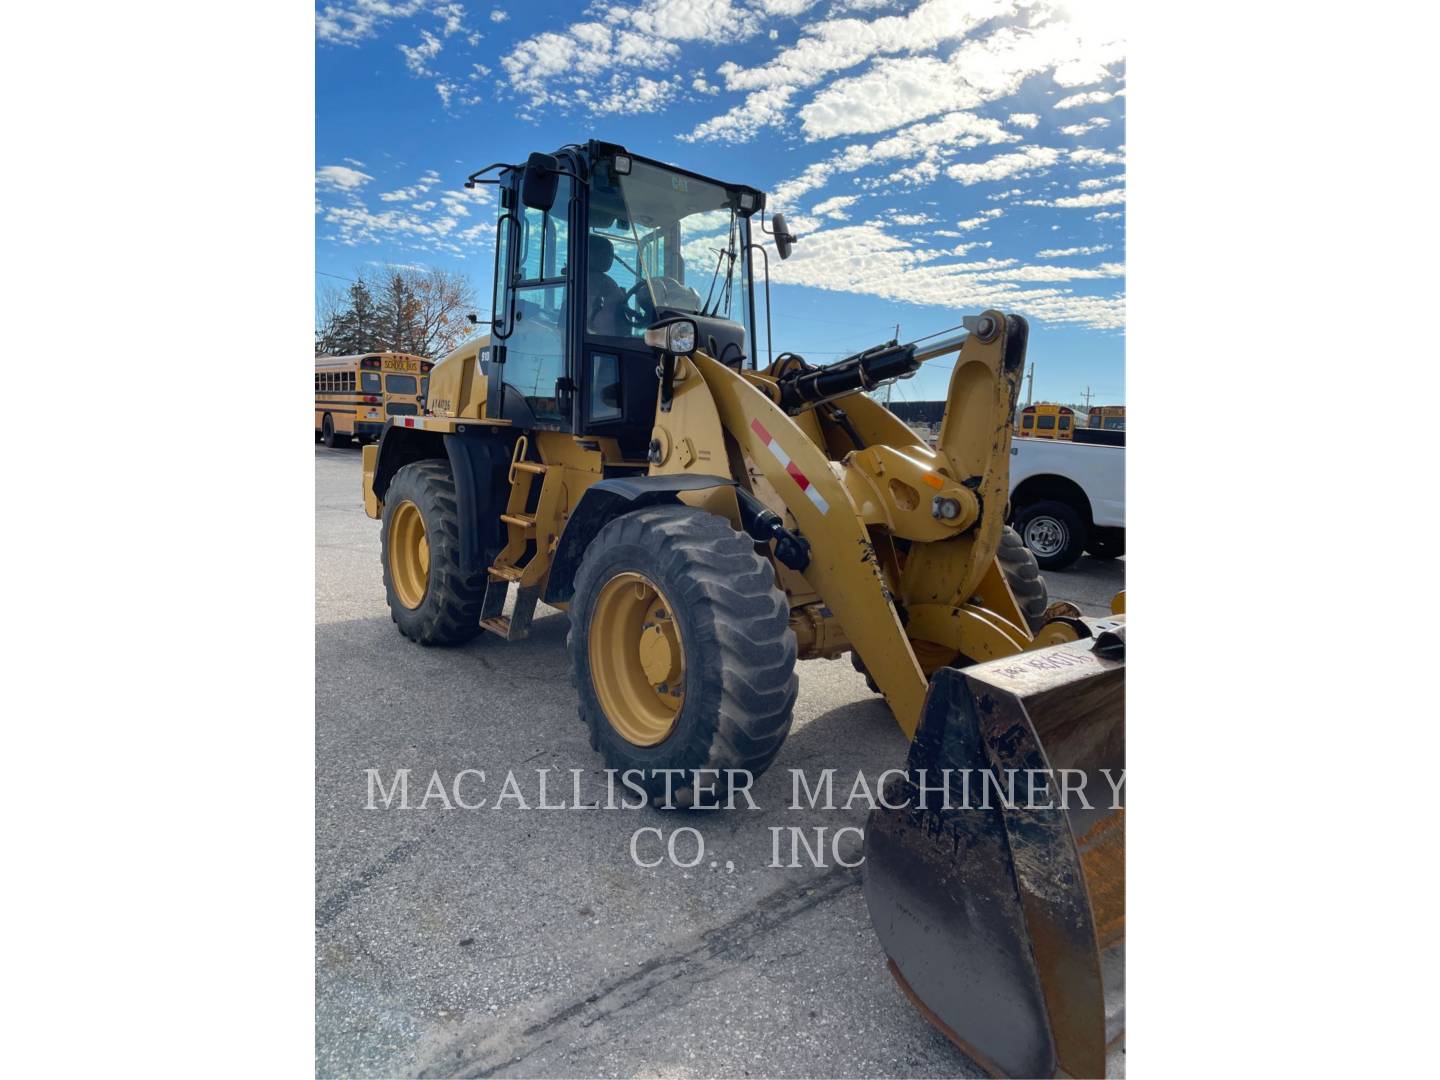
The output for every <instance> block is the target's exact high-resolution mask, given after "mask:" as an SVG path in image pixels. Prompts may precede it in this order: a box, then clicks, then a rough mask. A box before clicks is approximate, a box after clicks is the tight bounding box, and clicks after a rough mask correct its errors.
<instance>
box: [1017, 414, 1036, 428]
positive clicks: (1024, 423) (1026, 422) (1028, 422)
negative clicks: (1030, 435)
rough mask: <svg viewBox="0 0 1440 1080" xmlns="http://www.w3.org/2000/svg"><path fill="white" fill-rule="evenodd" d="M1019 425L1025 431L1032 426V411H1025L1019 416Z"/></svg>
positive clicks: (1033, 418) (1033, 422) (1033, 421)
mask: <svg viewBox="0 0 1440 1080" xmlns="http://www.w3.org/2000/svg"><path fill="white" fill-rule="evenodd" d="M1020 426H1021V427H1022V428H1024V429H1025V430H1026V431H1029V430H1030V429H1031V428H1033V427H1034V426H1035V417H1034V415H1033V414H1032V413H1026V414H1025V415H1024V416H1022V417H1021V418H1020Z"/></svg>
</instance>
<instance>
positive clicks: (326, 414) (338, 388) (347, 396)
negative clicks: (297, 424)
mask: <svg viewBox="0 0 1440 1080" xmlns="http://www.w3.org/2000/svg"><path fill="white" fill-rule="evenodd" d="M432 366H433V365H432V364H431V363H430V361H429V360H425V359H423V358H421V357H419V356H412V355H410V354H408V353H374V354H371V355H362V356H319V357H316V358H315V434H316V435H317V436H319V437H320V438H322V439H323V440H324V441H325V445H326V446H343V445H345V444H346V443H348V442H350V441H351V440H352V439H356V440H359V441H361V442H365V441H368V440H371V439H378V438H379V437H380V435H381V434H382V433H383V432H384V430H385V425H386V424H388V423H389V422H390V418H391V417H393V416H402V417H403V416H419V415H421V414H423V413H424V411H425V393H426V390H427V389H428V386H427V384H428V383H429V381H430V379H429V375H430V368H431V367H432Z"/></svg>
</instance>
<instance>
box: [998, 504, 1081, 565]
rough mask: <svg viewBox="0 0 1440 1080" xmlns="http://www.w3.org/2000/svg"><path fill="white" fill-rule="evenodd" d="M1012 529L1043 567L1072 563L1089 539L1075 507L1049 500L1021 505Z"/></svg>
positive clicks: (1078, 556)
mask: <svg viewBox="0 0 1440 1080" xmlns="http://www.w3.org/2000/svg"><path fill="white" fill-rule="evenodd" d="M1015 531H1016V532H1018V533H1019V534H1020V538H1021V539H1022V540H1023V541H1024V542H1025V546H1026V547H1027V548H1029V549H1030V550H1031V551H1032V552H1033V553H1034V555H1035V561H1036V562H1037V563H1039V564H1040V566H1041V567H1042V568H1044V569H1046V570H1064V569H1065V568H1066V567H1067V566H1070V565H1072V564H1073V563H1074V562H1075V560H1076V559H1078V558H1080V553H1081V552H1082V551H1084V550H1085V543H1086V540H1087V539H1088V537H1087V536H1086V535H1085V522H1084V521H1082V520H1081V519H1080V515H1079V514H1078V513H1076V512H1075V508H1074V507H1072V506H1070V505H1068V504H1067V503H1063V502H1053V501H1051V500H1048V499H1047V500H1043V501H1041V502H1035V503H1031V504H1030V505H1029V506H1026V507H1023V508H1021V510H1020V512H1019V513H1018V514H1016V515H1015Z"/></svg>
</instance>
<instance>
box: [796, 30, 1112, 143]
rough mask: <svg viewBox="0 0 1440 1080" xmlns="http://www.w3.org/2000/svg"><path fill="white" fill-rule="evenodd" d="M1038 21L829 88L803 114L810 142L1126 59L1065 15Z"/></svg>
mask: <svg viewBox="0 0 1440 1080" xmlns="http://www.w3.org/2000/svg"><path fill="white" fill-rule="evenodd" d="M1080 10H1081V12H1082V13H1083V14H1084V15H1086V16H1088V15H1089V14H1090V9H1089V8H1083V9H1080ZM1037 15H1038V17H1039V18H1040V19H1041V20H1043V21H1040V22H1039V23H1038V24H1032V25H1029V26H1002V27H1000V28H999V29H998V30H996V31H995V32H994V33H992V34H990V35H989V36H988V37H985V38H979V39H975V38H971V39H967V40H966V41H964V42H963V43H962V44H961V45H960V47H959V48H957V49H956V50H955V51H954V52H953V53H952V54H951V55H950V57H949V59H948V60H941V59H939V58H938V57H934V56H914V55H912V56H910V57H907V58H904V59H894V60H882V61H878V62H877V63H876V64H875V65H874V66H873V67H872V68H871V69H870V70H869V71H868V72H866V73H865V74H863V75H859V76H855V77H852V78H845V79H840V80H838V81H836V82H833V83H831V84H830V85H829V86H827V87H826V88H825V89H824V90H822V91H820V93H818V94H816V95H815V97H814V99H813V100H812V101H811V102H810V103H809V104H807V105H806V106H805V107H804V108H802V109H801V110H800V112H799V116H800V119H801V122H802V126H803V128H804V131H805V135H806V137H807V138H809V139H819V138H829V137H833V136H837V135H850V134H865V133H870V132H876V131H884V130H887V129H889V128H892V127H896V126H898V125H899V124H903V123H908V122H910V121H914V120H919V119H923V118H924V117H927V116H933V115H935V114H936V113H940V112H946V111H949V110H951V109H972V108H975V107H977V106H979V105H982V104H984V103H986V102H989V101H994V100H996V99H998V98H1002V97H1006V96H1008V95H1010V94H1013V93H1015V91H1016V90H1018V89H1019V88H1020V84H1021V83H1022V82H1024V81H1025V79H1027V78H1029V77H1031V76H1032V75H1038V74H1041V73H1043V72H1046V71H1051V72H1054V73H1055V74H1054V77H1055V78H1056V80H1057V81H1062V80H1061V72H1062V71H1068V70H1070V69H1071V68H1073V67H1075V66H1076V65H1078V66H1080V67H1086V68H1090V69H1093V70H1096V71H1099V72H1100V73H1101V76H1102V77H1103V75H1104V74H1105V73H1106V72H1107V71H1108V66H1109V65H1112V64H1117V63H1119V62H1120V61H1122V60H1123V59H1124V45H1123V41H1122V40H1121V39H1120V37H1119V35H1118V34H1116V33H1114V32H1113V31H1112V30H1110V29H1108V28H1106V27H1103V26H1102V27H1096V26H1094V25H1093V24H1087V23H1085V22H1083V21H1082V22H1071V21H1070V20H1069V19H1068V17H1066V15H1065V13H1064V12H1063V11H1062V10H1061V9H1048V8H1043V7H1042V8H1037ZM910 51H912V52H913V51H917V50H910ZM1088 81H1094V80H1093V79H1092V80H1088Z"/></svg>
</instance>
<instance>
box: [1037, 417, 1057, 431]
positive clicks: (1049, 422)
mask: <svg viewBox="0 0 1440 1080" xmlns="http://www.w3.org/2000/svg"><path fill="white" fill-rule="evenodd" d="M1036 427H1038V428H1039V429H1040V430H1041V431H1050V430H1052V429H1053V428H1054V427H1055V417H1053V416H1042V417H1040V423H1038V424H1037V425H1036Z"/></svg>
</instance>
